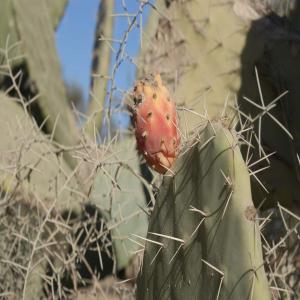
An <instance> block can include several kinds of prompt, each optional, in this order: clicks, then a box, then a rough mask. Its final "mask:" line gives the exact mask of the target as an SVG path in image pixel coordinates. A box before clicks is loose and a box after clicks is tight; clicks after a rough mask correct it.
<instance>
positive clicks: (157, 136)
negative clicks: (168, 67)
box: [133, 74, 180, 174]
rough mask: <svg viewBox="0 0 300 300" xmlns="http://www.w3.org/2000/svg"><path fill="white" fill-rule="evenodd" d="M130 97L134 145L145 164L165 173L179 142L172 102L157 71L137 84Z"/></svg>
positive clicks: (174, 109) (173, 158) (172, 160)
mask: <svg viewBox="0 0 300 300" xmlns="http://www.w3.org/2000/svg"><path fill="white" fill-rule="evenodd" d="M133 101H134V105H133V121H134V127H135V136H136V140H137V147H138V149H139V151H140V152H141V154H142V155H143V156H144V158H145V160H146V162H147V163H148V165H149V166H150V167H151V168H152V169H154V170H155V171H157V172H159V173H161V174H164V173H165V172H166V171H167V170H169V169H170V168H171V166H172V164H173V162H174V161H175V159H176V156H177V154H178V147H179V143H180V135H179V131H178V120H177V114H176V108H175V103H174V102H173V101H172V100H171V98H170V94H169V92H168V90H167V88H166V87H165V86H164V85H163V84H162V80H161V77H160V75H159V74H158V75H156V76H153V75H150V76H148V77H146V78H145V79H143V80H140V81H139V82H138V83H137V84H136V86H135V87H134V90H133Z"/></svg>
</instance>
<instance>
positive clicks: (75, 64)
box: [56, 0, 149, 100]
mask: <svg viewBox="0 0 300 300" xmlns="http://www.w3.org/2000/svg"><path fill="white" fill-rule="evenodd" d="M99 2H100V0H69V4H68V6H67V9H66V11H65V15H64V17H63V19H62V21H61V23H60V25H59V27H58V29H57V32H56V44H57V50H58V54H59V57H60V60H61V66H62V72H63V77H64V79H65V80H66V81H67V82H68V83H74V84H77V85H79V86H80V87H81V88H82V90H83V95H84V98H85V100H87V99H88V93H89V86H90V69H91V59H92V47H93V43H94V32H95V24H96V19H97V10H98V6H99ZM115 2H116V7H115V13H124V12H125V11H124V7H123V5H122V4H125V6H126V8H127V10H128V13H134V14H135V13H136V12H137V11H138V7H139V5H140V3H139V1H137V0H115ZM148 11H149V8H147V9H146V10H145V14H143V18H142V23H145V22H146V16H147V14H148V13H147V12H148ZM127 28H128V18H127V17H121V16H120V17H116V18H115V28H114V38H115V39H121V38H122V37H123V35H124V33H125V31H126V29H127ZM139 32H140V29H139V28H134V29H133V30H132V31H131V32H130V34H129V37H128V42H127V45H126V52H127V54H128V55H129V56H130V57H134V56H136V55H137V54H138V52H139V49H140V35H139ZM113 47H114V48H115V49H116V50H117V49H118V44H114V45H113ZM114 59H115V54H113V57H112V64H113V60H114ZM115 80H116V85H117V87H118V88H120V89H122V90H128V89H129V88H130V87H131V86H132V84H133V82H134V80H135V66H134V64H132V63H131V62H130V61H129V60H126V61H124V62H123V63H122V64H121V65H120V67H119V69H118V71H117V74H116V78H115Z"/></svg>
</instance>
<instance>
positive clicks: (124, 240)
mask: <svg viewBox="0 0 300 300" xmlns="http://www.w3.org/2000/svg"><path fill="white" fill-rule="evenodd" d="M109 153H111V154H110V155H109V156H110V158H109V159H107V160H105V165H104V166H103V168H99V171H98V173H97V175H96V176H95V180H94V184H93V189H92V193H91V197H90V201H91V203H92V204H94V205H96V207H98V208H100V209H101V212H102V214H103V215H104V217H105V218H106V221H107V226H108V228H109V229H110V232H111V236H112V240H113V246H114V250H115V255H116V262H117V268H118V269H122V268H124V267H126V266H127V265H128V262H129V261H130V259H131V258H132V257H133V253H134V252H135V251H136V250H138V249H139V248H140V247H139V246H138V244H135V243H133V242H132V241H130V240H129V239H128V238H132V234H136V235H139V236H142V237H145V236H146V232H147V226H148V217H147V214H146V212H145V211H147V208H146V197H145V193H144V191H143V185H142V182H141V179H140V178H139V177H138V176H140V165H139V159H138V157H137V154H136V151H135V142H134V141H133V139H132V138H128V139H127V140H125V141H122V142H120V143H118V144H116V145H115V146H114V147H113V148H112V149H111V151H110V152H109ZM118 162H119V163H118Z"/></svg>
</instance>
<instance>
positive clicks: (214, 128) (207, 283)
mask: <svg viewBox="0 0 300 300" xmlns="http://www.w3.org/2000/svg"><path fill="white" fill-rule="evenodd" d="M199 135H200V136H201V141H202V142H201V143H198V144H197V145H196V146H194V147H193V148H191V149H189V151H188V152H187V153H186V154H185V155H184V156H183V157H182V158H180V159H178V161H177V163H176V164H175V168H174V172H175V176H174V177H172V178H171V177H165V181H164V183H163V185H162V188H161V190H160V194H159V197H158V199H157V202H156V206H155V208H154V212H153V214H152V216H151V220H150V226H149V230H148V235H147V242H146V247H145V252H144V261H143V265H142V269H141V271H140V274H139V278H138V291H137V296H138V297H137V298H138V299H259V300H261V299H270V295H269V290H268V283H267V279H266V275H265V271H264V267H263V258H262V250H261V242H260V231H259V228H258V226H257V222H256V220H255V209H254V207H253V204H252V199H251V191H250V181H249V174H248V170H247V167H246V165H245V163H244V161H243V159H242V156H241V153H240V151H239V148H238V142H237V139H236V138H235V136H234V135H233V134H232V133H231V132H230V131H229V130H227V129H225V128H224V127H223V125H222V124H220V123H213V124H208V125H207V127H206V128H205V130H204V131H203V132H200V133H199Z"/></svg>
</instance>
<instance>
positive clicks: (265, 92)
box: [139, 0, 300, 208]
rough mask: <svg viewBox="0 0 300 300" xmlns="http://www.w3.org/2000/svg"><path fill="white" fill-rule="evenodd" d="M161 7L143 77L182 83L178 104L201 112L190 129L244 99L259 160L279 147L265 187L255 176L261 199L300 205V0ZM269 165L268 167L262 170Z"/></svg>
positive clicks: (152, 24)
mask: <svg viewBox="0 0 300 300" xmlns="http://www.w3.org/2000/svg"><path fill="white" fill-rule="evenodd" d="M156 7H157V10H158V11H160V12H162V13H161V14H158V13H157V12H156V11H153V13H152V14H151V15H150V17H149V22H148V25H147V27H146V30H145V34H144V37H145V38H144V41H145V42H144V47H143V51H142V53H141V55H140V58H139V62H140V64H139V74H140V76H141V75H142V74H144V73H148V72H153V70H156V71H159V72H161V74H162V75H163V76H164V78H166V80H167V84H168V85H169V86H171V87H174V90H175V98H176V100H177V104H178V107H179V108H180V107H181V105H184V106H185V107H186V108H188V109H190V110H193V111H194V112H196V113H194V114H188V116H187V118H188V120H189V122H188V124H187V126H188V129H189V130H193V129H194V128H195V127H197V124H198V122H199V117H198V115H197V114H199V113H203V112H204V111H207V112H208V114H209V115H210V116H216V115H219V114H220V112H222V111H223V107H224V102H226V103H227V104H228V105H227V108H230V107H233V106H235V100H237V103H238V107H239V110H241V111H242V113H243V116H244V117H245V116H246V117H247V118H249V120H250V122H252V123H253V126H254V128H255V130H256V137H254V136H253V141H254V143H255V147H256V149H259V151H257V152H256V151H254V153H253V161H256V160H257V159H260V158H262V151H261V149H263V150H264V152H265V153H266V154H269V153H271V152H276V155H274V156H273V157H272V158H270V159H269V161H270V168H269V169H267V170H266V171H264V172H262V173H260V174H259V175H258V177H259V180H260V181H261V182H262V183H263V185H264V187H265V188H262V187H261V186H260V184H257V181H256V180H254V181H253V184H252V191H253V193H255V194H254V198H255V202H256V204H257V205H260V204H261V203H262V202H263V203H264V204H263V206H264V208H266V207H270V206H271V207H274V206H276V205H277V202H278V200H279V201H280V203H282V204H283V205H285V206H288V207H292V206H293V205H299V203H300V200H299V198H298V197H297V196H295V195H297V194H298V193H297V192H295V193H293V194H292V193H291V192H290V191H292V190H297V191H298V189H299V186H300V184H299V180H300V179H299V178H300V171H299V168H298V159H297V154H298V153H299V151H300V139H299V132H300V131H299V122H298V117H297V116H298V115H299V111H300V110H299V101H297V99H298V98H299V97H298V95H299V84H298V78H299V70H300V67H299V62H300V59H299V57H300V55H299V28H300V25H299V23H300V22H299V20H300V18H299V15H300V5H299V1H298V2H297V1H295V0H293V1H289V0H282V1H277V0H255V1H253V0H235V1H226V3H225V2H224V1H222V0H215V1H209V0H190V1H180V0H173V1H166V0H158V1H157V2H156ZM255 67H256V68H257V70H258V74H259V81H260V87H258V84H257V76H256V74H255ZM287 91H288V93H287V94H285V95H284V96H282V97H280V95H283V93H286V92H287ZM261 95H262V96H263V100H261ZM245 97H246V98H248V99H250V101H252V103H250V102H248V101H247V100H245ZM278 97H279V98H278ZM275 99H277V101H275V102H273V103H272V104H270V103H271V102H272V101H274V100H275ZM253 103H254V104H253ZM234 111H235V109H234V110H233V111H231V110H230V109H228V110H227V114H230V113H231V112H234ZM266 111H268V113H266ZM274 117H275V118H276V121H274ZM278 121H279V122H280V125H278V124H279V123H278ZM283 127H284V128H285V129H286V130H283ZM287 131H288V132H289V133H290V135H289V134H287ZM291 136H292V138H291ZM256 140H258V143H257V142H256ZM261 167H265V165H263V166H262V164H258V165H256V167H255V169H254V171H256V170H258V169H259V168H261ZM277 174H281V175H282V174H284V175H283V176H279V177H278V175H277ZM283 178H285V179H287V178H288V179H287V180H283ZM287 186H289V188H286V187H287ZM266 190H267V191H268V194H267V196H266Z"/></svg>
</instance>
